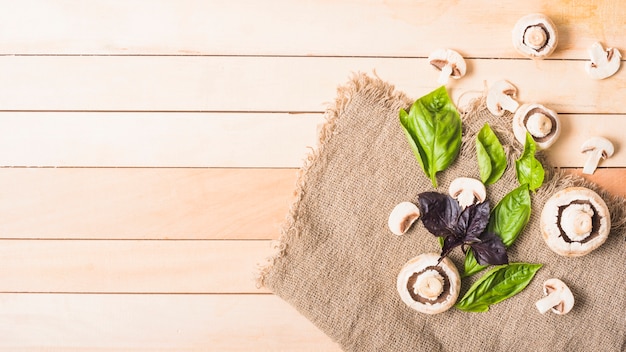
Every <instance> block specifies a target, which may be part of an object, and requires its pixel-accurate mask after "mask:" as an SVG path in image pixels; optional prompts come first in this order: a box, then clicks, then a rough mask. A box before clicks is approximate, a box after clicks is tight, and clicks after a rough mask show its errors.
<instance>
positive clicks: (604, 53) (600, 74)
mask: <svg viewBox="0 0 626 352" xmlns="http://www.w3.org/2000/svg"><path fill="white" fill-rule="evenodd" d="M588 52H589V56H590V57H591V61H590V62H587V63H586V64H585V70H587V73H588V74H589V76H591V78H595V79H605V78H607V77H610V76H613V75H614V74H615V72H617V70H619V67H620V65H621V63H622V61H621V60H620V59H621V58H622V55H621V54H620V52H619V50H617V49H615V48H608V49H606V50H604V48H603V47H602V44H600V43H598V42H595V43H593V44H592V45H591V47H590V48H589V50H588Z"/></svg>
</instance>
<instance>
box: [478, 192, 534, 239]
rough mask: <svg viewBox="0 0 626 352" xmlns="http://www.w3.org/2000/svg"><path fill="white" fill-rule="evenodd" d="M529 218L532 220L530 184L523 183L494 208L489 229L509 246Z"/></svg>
mask: <svg viewBox="0 0 626 352" xmlns="http://www.w3.org/2000/svg"><path fill="white" fill-rule="evenodd" d="M528 220H530V191H529V188H528V184H523V185H521V186H519V187H517V188H516V189H514V190H512V191H511V192H509V193H508V194H507V195H506V196H504V198H502V199H501V200H500V202H498V204H497V205H496V206H495V208H493V210H492V212H491V216H490V217H489V225H487V231H491V232H493V233H495V234H497V235H498V236H500V238H501V239H502V243H504V245H505V246H507V247H509V246H510V245H512V244H513V242H515V239H517V236H518V235H519V234H520V232H522V229H524V226H526V224H527V223H528Z"/></svg>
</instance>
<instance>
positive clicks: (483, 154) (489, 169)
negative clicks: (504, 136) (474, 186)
mask: <svg viewBox="0 0 626 352" xmlns="http://www.w3.org/2000/svg"><path fill="white" fill-rule="evenodd" d="M476 156H477V158H478V170H479V171H480V179H481V181H482V182H483V183H484V184H485V185H491V184H494V183H496V181H498V180H499V179H500V177H502V175H503V174H504V171H505V170H506V164H507V161H506V154H505V153H504V148H503V147H502V144H501V143H500V140H499V139H498V136H496V134H495V133H494V132H493V130H492V129H491V127H490V126H489V124H488V123H486V124H485V125H484V126H483V128H482V129H481V130H480V132H478V135H476Z"/></svg>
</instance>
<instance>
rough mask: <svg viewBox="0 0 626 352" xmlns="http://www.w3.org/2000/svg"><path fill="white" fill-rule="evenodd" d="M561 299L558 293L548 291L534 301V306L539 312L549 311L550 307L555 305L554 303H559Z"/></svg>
mask: <svg viewBox="0 0 626 352" xmlns="http://www.w3.org/2000/svg"><path fill="white" fill-rule="evenodd" d="M561 300H562V298H561V296H560V295H558V294H556V293H550V294H549V295H547V296H545V297H544V298H542V299H540V300H538V301H537V302H535V306H536V307H537V309H538V310H539V312H540V313H541V314H544V313H545V312H547V311H549V310H550V308H552V307H555V306H556V305H558V304H559V303H561Z"/></svg>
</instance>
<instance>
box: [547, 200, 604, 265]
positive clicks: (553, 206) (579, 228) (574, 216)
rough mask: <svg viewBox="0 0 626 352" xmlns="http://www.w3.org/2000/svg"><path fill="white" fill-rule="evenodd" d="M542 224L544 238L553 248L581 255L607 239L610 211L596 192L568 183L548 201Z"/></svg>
mask: <svg viewBox="0 0 626 352" xmlns="http://www.w3.org/2000/svg"><path fill="white" fill-rule="evenodd" d="M540 227H541V233H542V235H543V239H544V241H545V242H546V244H547V245H548V247H550V249H551V250H552V251H553V252H555V253H556V254H559V255H562V256H565V257H579V256H582V255H585V254H587V253H589V252H591V251H593V250H594V249H596V248H598V247H600V246H601V245H602V244H603V243H604V242H605V241H606V239H607V238H608V236H609V232H610V230H611V215H610V213H609V209H608V207H607V205H606V203H605V202H604V200H603V199H602V198H601V197H600V196H599V195H598V194H597V193H596V192H594V191H592V190H590V189H588V188H585V187H569V188H566V189H564V190H561V191H559V192H557V193H555V194H554V195H552V197H550V199H548V201H547V202H546V203H545V205H544V207H543V210H542V212H541V220H540Z"/></svg>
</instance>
